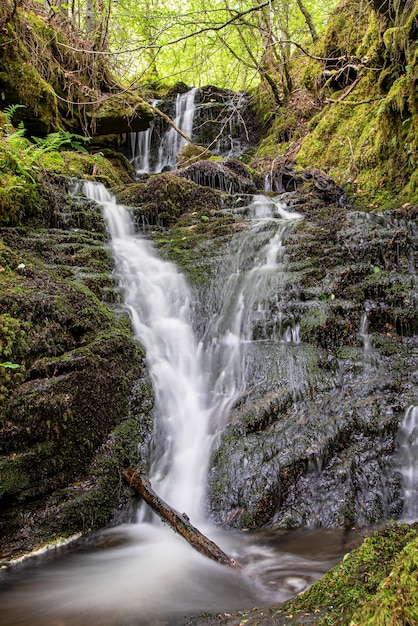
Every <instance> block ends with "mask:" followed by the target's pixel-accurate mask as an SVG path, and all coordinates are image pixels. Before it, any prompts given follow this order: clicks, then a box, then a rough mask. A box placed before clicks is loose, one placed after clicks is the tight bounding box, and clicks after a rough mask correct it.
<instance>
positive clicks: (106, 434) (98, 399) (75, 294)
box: [0, 184, 152, 557]
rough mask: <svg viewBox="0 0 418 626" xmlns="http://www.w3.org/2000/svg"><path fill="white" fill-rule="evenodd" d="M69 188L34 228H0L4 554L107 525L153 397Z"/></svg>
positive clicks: (106, 267) (93, 212)
mask: <svg viewBox="0 0 418 626" xmlns="http://www.w3.org/2000/svg"><path fill="white" fill-rule="evenodd" d="M66 187H67V184H64V185H63V187H62V188H60V187H54V194H55V195H54V198H52V196H51V197H50V200H51V201H54V204H55V211H53V212H51V216H48V214H47V215H46V216H45V223H44V225H43V228H42V227H38V228H36V229H31V228H29V227H26V228H24V229H23V228H2V229H1V233H0V234H1V243H0V265H1V273H0V283H1V287H2V289H1V291H0V362H1V363H3V366H0V415H1V417H0V435H1V439H0V440H1V451H0V454H1V457H0V502H1V508H2V516H1V523H0V545H2V554H3V555H4V557H7V556H11V555H13V554H14V553H16V552H17V553H18V552H19V551H22V550H29V549H31V548H32V547H34V546H36V545H38V544H39V543H40V542H42V541H44V540H48V539H53V538H54V537H56V536H66V535H68V534H71V533H74V532H76V531H79V530H85V529H88V528H92V527H95V526H98V525H103V524H104V523H106V522H107V520H108V519H109V517H110V515H111V513H112V511H113V509H114V508H115V506H116V504H117V502H118V499H119V496H120V493H121V490H120V478H119V476H120V474H119V471H121V469H122V467H123V464H124V462H133V463H136V462H137V461H138V458H137V450H136V446H137V445H138V443H140V441H141V439H142V435H141V433H143V432H144V428H145V429H146V421H147V420H146V418H145V417H144V415H143V406H144V405H145V404H147V403H148V405H149V404H150V402H151V404H152V400H151V392H150V391H149V385H148V383H146V382H145V379H144V371H143V357H144V355H143V353H142V351H141V349H140V348H139V347H138V346H137V345H136V344H135V342H134V341H133V339H132V335H131V327H130V321H129V319H128V317H127V315H126V313H122V311H121V309H120V307H119V294H118V292H117V290H116V288H115V284H114V280H113V278H112V275H111V272H112V267H113V262H112V259H111V256H110V252H109V250H108V249H107V247H106V243H107V237H106V234H105V230H104V223H103V219H102V216H101V214H100V212H99V211H98V207H97V206H96V205H95V204H94V203H91V202H88V201H87V200H86V199H83V198H81V197H79V198H73V199H72V200H71V199H70V198H69V196H68V195H67V189H66ZM50 192H51V193H52V189H51V190H50ZM52 226H53V227H52ZM7 363H11V364H16V365H19V366H20V367H19V368H15V369H13V368H11V367H8V366H7ZM4 364H6V365H4ZM118 469H119V471H118Z"/></svg>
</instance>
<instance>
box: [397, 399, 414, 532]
mask: <svg viewBox="0 0 418 626" xmlns="http://www.w3.org/2000/svg"><path fill="white" fill-rule="evenodd" d="M398 440H399V452H398V458H399V462H400V466H401V473H402V483H403V490H404V503H403V511H402V519H403V520H406V521H409V522H412V521H416V520H418V406H414V405H412V406H410V407H408V409H407V410H406V412H405V417H404V418H403V420H402V422H401V424H400V427H399V434H398Z"/></svg>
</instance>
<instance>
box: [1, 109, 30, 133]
mask: <svg viewBox="0 0 418 626" xmlns="http://www.w3.org/2000/svg"><path fill="white" fill-rule="evenodd" d="M18 109H26V106H25V105H24V104H10V105H9V106H7V107H6V108H5V109H4V111H3V113H4V115H5V116H6V118H7V121H8V122H9V123H10V124H11V123H12V120H13V117H14V114H15V113H16V111H17V110H18ZM21 125H22V127H23V123H22V122H20V124H19V127H20V126H21Z"/></svg>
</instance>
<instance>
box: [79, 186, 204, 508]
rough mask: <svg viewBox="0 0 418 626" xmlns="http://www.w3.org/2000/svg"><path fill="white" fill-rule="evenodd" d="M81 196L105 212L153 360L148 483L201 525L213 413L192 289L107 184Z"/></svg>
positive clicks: (128, 298)
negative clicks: (194, 322)
mask: <svg viewBox="0 0 418 626" xmlns="http://www.w3.org/2000/svg"><path fill="white" fill-rule="evenodd" d="M83 192H84V194H85V195H87V196H88V197H89V198H92V199H94V200H96V201H97V202H99V203H100V204H101V205H102V207H103V214H104V218H105V221H106V224H107V228H108V230H109V233H110V235H111V237H112V249H113V254H114V258H115V264H116V272H117V275H118V279H119V283H120V286H121V288H122V290H123V292H124V298H125V304H126V306H127V308H128V310H129V312H130V315H131V319H132V324H133V329H134V333H135V336H136V337H137V338H138V340H139V341H140V342H141V343H142V344H143V346H144V347H145V350H146V354H147V362H148V367H149V371H150V375H151V378H152V381H153V386H154V391H155V408H156V413H157V415H158V420H157V424H158V428H157V433H156V436H155V437H154V442H153V450H152V451H151V452H152V455H151V470H150V480H151V482H152V484H153V486H154V488H155V489H156V490H157V492H158V493H159V494H160V495H161V497H163V498H164V499H166V500H167V502H169V503H170V504H171V505H172V506H174V507H175V508H177V509H178V510H181V511H187V514H188V515H189V516H190V517H191V518H192V519H195V518H197V517H199V514H200V512H201V510H202V498H203V495H204V486H205V476H206V462H205V459H206V460H207V459H208V455H209V446H210V438H209V436H208V434H207V433H208V419H209V416H210V411H209V410H208V407H207V396H208V393H207V388H206V385H205V380H204V377H203V374H202V365H201V356H200V354H199V350H198V346H197V342H196V339H195V337H194V335H193V331H192V325H191V324H192V308H193V302H192V298H191V294H190V290H189V288H188V286H187V284H186V281H185V279H184V277H183V275H182V274H181V273H180V272H178V270H177V269H176V268H175V266H174V265H173V264H172V263H169V262H167V261H163V260H161V259H160V258H159V257H158V255H157V253H156V251H155V250H154V248H153V246H152V244H151V242H149V241H147V240H146V239H144V238H143V237H141V236H140V235H139V234H138V233H137V232H136V229H135V227H134V224H133V222H132V219H131V216H130V213H129V210H128V209H127V208H126V207H124V206H122V205H119V204H117V203H116V201H115V198H114V197H113V196H112V195H111V194H109V193H108V192H107V191H106V189H105V188H104V187H103V186H102V185H99V184H96V183H89V182H88V183H85V184H84V187H83Z"/></svg>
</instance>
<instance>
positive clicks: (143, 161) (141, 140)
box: [129, 100, 158, 174]
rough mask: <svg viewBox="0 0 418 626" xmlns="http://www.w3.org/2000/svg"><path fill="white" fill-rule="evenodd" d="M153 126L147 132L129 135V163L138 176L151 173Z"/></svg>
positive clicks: (154, 102)
mask: <svg viewBox="0 0 418 626" xmlns="http://www.w3.org/2000/svg"><path fill="white" fill-rule="evenodd" d="M157 104H158V100H153V101H152V102H151V105H152V106H157ZM152 131H153V126H152V125H151V126H150V127H149V128H147V130H144V131H142V132H137V133H130V135H129V141H130V151H131V163H132V165H133V168H134V169H135V171H136V172H137V173H138V174H147V173H151V171H152V169H151V145H152V136H153V132H152Z"/></svg>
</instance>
